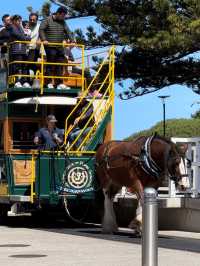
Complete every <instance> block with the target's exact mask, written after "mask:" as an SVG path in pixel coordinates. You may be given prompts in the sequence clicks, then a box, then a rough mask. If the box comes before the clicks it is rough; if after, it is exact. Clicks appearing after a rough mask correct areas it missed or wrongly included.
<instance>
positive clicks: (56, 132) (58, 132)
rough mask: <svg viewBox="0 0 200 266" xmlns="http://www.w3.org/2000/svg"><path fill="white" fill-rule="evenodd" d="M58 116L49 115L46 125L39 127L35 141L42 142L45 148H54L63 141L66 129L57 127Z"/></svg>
mask: <svg viewBox="0 0 200 266" xmlns="http://www.w3.org/2000/svg"><path fill="white" fill-rule="evenodd" d="M56 122H57V120H56V117H55V116H54V115H52V114H51V115H48V116H47V118H46V126H45V127H42V128H40V129H39V131H38V132H36V134H35V138H34V143H35V144H36V145H40V144H41V148H42V149H44V150H53V149H55V148H57V147H58V146H59V145H60V144H62V143H63V136H64V130H63V129H60V128H57V127H56Z"/></svg>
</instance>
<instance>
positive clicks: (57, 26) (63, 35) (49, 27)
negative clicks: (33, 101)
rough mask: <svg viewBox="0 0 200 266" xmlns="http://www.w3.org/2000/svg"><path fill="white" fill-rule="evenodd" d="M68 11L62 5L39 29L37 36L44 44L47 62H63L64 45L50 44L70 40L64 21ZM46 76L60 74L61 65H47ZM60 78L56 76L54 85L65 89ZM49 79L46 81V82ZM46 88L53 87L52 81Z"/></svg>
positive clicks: (64, 42)
mask: <svg viewBox="0 0 200 266" xmlns="http://www.w3.org/2000/svg"><path fill="white" fill-rule="evenodd" d="M67 13H68V11H67V9H66V8H64V7H59V8H58V9H57V11H56V13H54V14H53V15H51V16H50V17H48V18H47V19H45V20H44V21H43V22H42V23H41V25H40V29H39V36H40V39H41V41H43V43H44V45H45V52H46V56H47V62H54V63H59V62H60V63H64V61H65V57H64V47H63V46H61V45H60V46H58V45H51V43H59V44H62V43H63V44H67V42H72V34H71V32H70V30H69V27H68V26H67V24H66V23H65V18H66V15H67ZM46 72H47V76H62V75H63V66H50V65H49V66H48V65H47V68H46ZM61 80H62V79H59V78H56V79H55V85H56V86H57V87H58V88H59V89H65V88H66V86H65V85H64V84H63V83H62V81H61ZM48 82H49V80H47V81H46V83H48ZM47 86H48V88H54V86H53V84H52V83H49V84H48V85H47Z"/></svg>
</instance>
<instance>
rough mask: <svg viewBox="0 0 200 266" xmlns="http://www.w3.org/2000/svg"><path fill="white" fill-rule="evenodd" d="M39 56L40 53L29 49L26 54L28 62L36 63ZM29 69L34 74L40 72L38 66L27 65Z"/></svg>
mask: <svg viewBox="0 0 200 266" xmlns="http://www.w3.org/2000/svg"><path fill="white" fill-rule="evenodd" d="M39 56H40V51H39V50H38V49H30V50H29V52H28V58H27V60H28V61H32V62H37V61H38V58H39ZM29 69H31V70H33V71H34V73H36V71H37V70H40V65H37V64H29Z"/></svg>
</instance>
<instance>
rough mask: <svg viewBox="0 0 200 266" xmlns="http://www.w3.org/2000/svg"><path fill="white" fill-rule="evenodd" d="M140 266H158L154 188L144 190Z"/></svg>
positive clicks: (156, 206) (155, 196)
mask: <svg viewBox="0 0 200 266" xmlns="http://www.w3.org/2000/svg"><path fill="white" fill-rule="evenodd" d="M142 266H158V203H157V191H156V190H155V189H154V188H146V189H145V190H144V204H143V208H142Z"/></svg>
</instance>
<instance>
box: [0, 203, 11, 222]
mask: <svg viewBox="0 0 200 266" xmlns="http://www.w3.org/2000/svg"><path fill="white" fill-rule="evenodd" d="M9 210H10V205H8V204H0V224H4V223H6V222H7V221H8V216H7V213H8V211H9Z"/></svg>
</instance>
